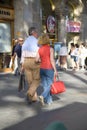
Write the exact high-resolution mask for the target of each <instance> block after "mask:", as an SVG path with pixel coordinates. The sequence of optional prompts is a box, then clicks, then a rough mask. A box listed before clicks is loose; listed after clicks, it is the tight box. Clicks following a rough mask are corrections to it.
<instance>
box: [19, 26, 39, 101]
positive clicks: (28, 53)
mask: <svg viewBox="0 0 87 130" xmlns="http://www.w3.org/2000/svg"><path fill="white" fill-rule="evenodd" d="M28 33H29V37H28V38H27V39H26V40H25V41H24V44H23V46H22V57H21V63H22V71H23V70H24V72H25V76H26V80H27V82H28V91H27V97H28V99H29V101H30V102H34V101H37V92H36V90H37V88H38V86H39V84H40V75H39V70H40V66H39V64H37V63H36V62H35V57H36V53H37V51H38V40H37V38H38V33H37V30H36V28H35V27H31V28H30V29H29V32H28Z"/></svg>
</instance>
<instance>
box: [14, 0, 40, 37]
mask: <svg viewBox="0 0 87 130" xmlns="http://www.w3.org/2000/svg"><path fill="white" fill-rule="evenodd" d="M40 9H41V5H40V0H33V1H29V0H26V1H25V0H14V12H15V14H14V15H15V19H14V35H15V37H18V36H22V37H24V38H26V37H27V36H28V33H27V32H28V28H29V27H31V26H35V27H37V29H38V30H39V33H40V32H41V16H40Z"/></svg>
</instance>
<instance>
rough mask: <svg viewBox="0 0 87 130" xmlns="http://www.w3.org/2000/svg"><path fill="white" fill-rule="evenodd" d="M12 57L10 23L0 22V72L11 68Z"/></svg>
mask: <svg viewBox="0 0 87 130" xmlns="http://www.w3.org/2000/svg"><path fill="white" fill-rule="evenodd" d="M10 55H11V25H10V22H0V71H4V70H6V69H7V68H9V63H10V57H11V56H10Z"/></svg>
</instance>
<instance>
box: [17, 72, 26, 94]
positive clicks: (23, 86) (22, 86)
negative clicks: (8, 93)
mask: <svg viewBox="0 0 87 130" xmlns="http://www.w3.org/2000/svg"><path fill="white" fill-rule="evenodd" d="M25 85H26V81H25V75H24V73H21V74H20V79H19V86H18V91H19V92H20V91H21V90H23V89H24V88H25Z"/></svg>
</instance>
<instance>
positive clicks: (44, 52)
mask: <svg viewBox="0 0 87 130" xmlns="http://www.w3.org/2000/svg"><path fill="white" fill-rule="evenodd" d="M38 52H39V55H40V59H41V64H40V68H43V69H52V68H53V67H52V65H51V62H50V46H49V45H42V46H41V47H40V48H39V50H38Z"/></svg>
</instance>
